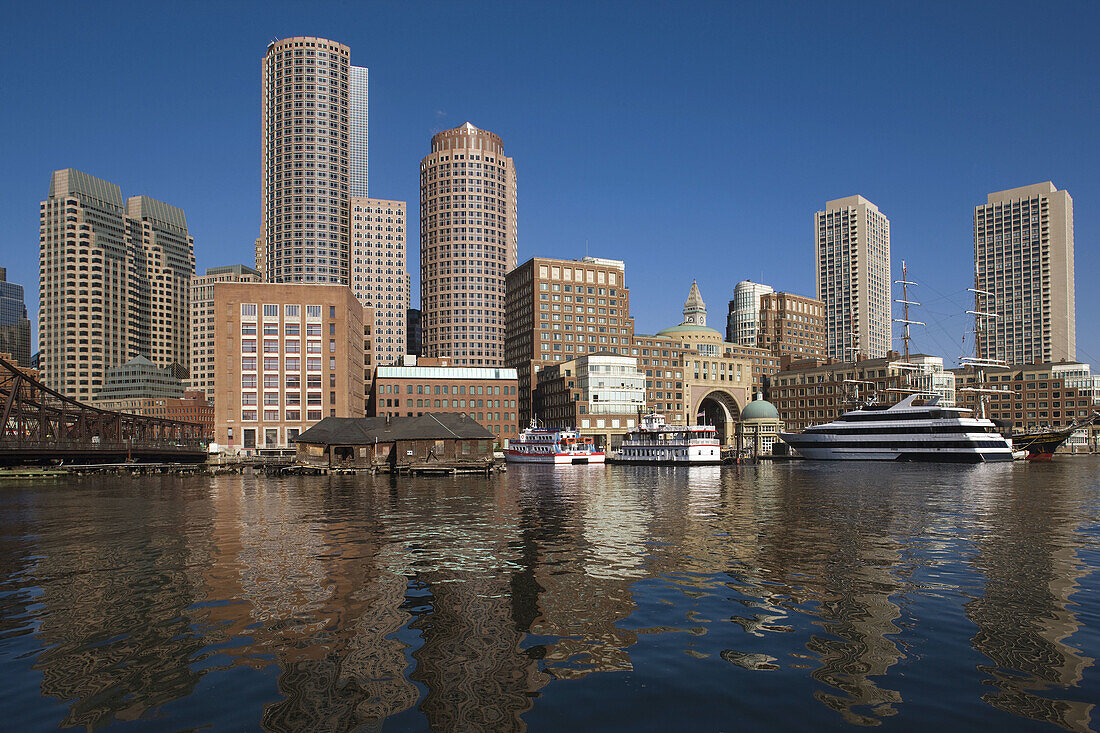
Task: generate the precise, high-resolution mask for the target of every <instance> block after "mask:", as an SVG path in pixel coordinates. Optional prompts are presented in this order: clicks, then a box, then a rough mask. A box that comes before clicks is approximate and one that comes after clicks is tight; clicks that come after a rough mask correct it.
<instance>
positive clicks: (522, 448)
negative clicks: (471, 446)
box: [504, 421, 606, 465]
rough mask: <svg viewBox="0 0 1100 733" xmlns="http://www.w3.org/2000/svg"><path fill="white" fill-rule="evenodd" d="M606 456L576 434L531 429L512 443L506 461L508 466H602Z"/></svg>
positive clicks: (586, 439)
mask: <svg viewBox="0 0 1100 733" xmlns="http://www.w3.org/2000/svg"><path fill="white" fill-rule="evenodd" d="M605 457H606V455H605V454H604V452H603V451H601V450H597V449H596V446H595V444H594V443H593V442H592V439H591V438H585V437H583V436H582V435H581V434H580V433H578V432H577V431H576V430H553V429H546V428H539V427H535V423H534V421H532V423H531V427H529V428H527V429H526V430H524V431H523V432H522V433H521V434H520V436H519V437H518V438H516V439H515V440H512V441H509V443H508V448H507V449H506V450H505V451H504V458H505V460H506V461H508V462H509V463H553V464H556V465H568V464H573V463H603V462H604V458H605Z"/></svg>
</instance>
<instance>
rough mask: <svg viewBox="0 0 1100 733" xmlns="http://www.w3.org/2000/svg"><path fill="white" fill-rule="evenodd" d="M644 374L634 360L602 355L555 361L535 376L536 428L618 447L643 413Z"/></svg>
mask: <svg viewBox="0 0 1100 733" xmlns="http://www.w3.org/2000/svg"><path fill="white" fill-rule="evenodd" d="M645 383H646V380H645V374H644V373H643V372H642V370H641V369H639V368H638V360H637V358H635V357H633V356H622V355H620V354H615V353H611V352H609V351H600V352H596V353H592V354H585V355H583V356H578V357H576V358H574V359H570V360H569V361H563V362H553V363H551V364H548V365H546V366H545V367H544V368H543V369H542V370H541V371H540V372H539V379H538V385H537V386H536V389H535V394H534V413H535V416H536V417H537V418H538V420H539V427H544V428H551V429H561V430H571V429H573V428H576V429H577V431H578V432H579V433H580V434H581V435H582V436H584V437H588V438H592V439H593V441H594V442H595V444H596V446H597V447H599V448H616V449H617V448H618V447H619V445H620V444H621V443H622V439H623V435H625V434H626V431H628V430H630V429H631V428H633V427H635V425H637V424H638V417H639V415H641V414H642V413H643V412H644V411H645V409H646V386H645Z"/></svg>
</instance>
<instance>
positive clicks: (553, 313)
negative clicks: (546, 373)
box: [504, 257, 634, 425]
mask: <svg viewBox="0 0 1100 733" xmlns="http://www.w3.org/2000/svg"><path fill="white" fill-rule="evenodd" d="M507 282H508V296H507V309H506V315H507V337H506V341H505V352H504V353H505V357H504V358H505V363H506V364H507V365H508V366H510V367H514V368H515V369H516V372H517V373H518V374H519V420H520V424H521V425H526V424H527V423H528V422H529V421H530V420H531V417H532V414H531V412H532V410H531V408H532V400H533V399H534V393H535V389H536V388H537V387H538V381H539V370H540V369H543V368H545V367H547V366H549V365H550V364H554V363H558V362H564V361H570V360H572V359H575V358H577V357H579V356H583V355H584V354H593V353H597V352H608V353H611V354H623V355H626V354H627V353H628V352H629V348H628V347H629V346H630V340H631V337H632V336H633V335H634V320H633V319H632V318H631V317H630V290H629V288H627V287H626V264H625V263H623V262H621V261H619V260H607V259H603V258H600V257H585V258H583V259H580V260H554V259H548V258H545V257H535V258H533V259H530V260H528V261H527V262H524V263H523V264H522V265H520V266H519V267H517V268H516V269H515V270H513V271H512V272H510V273H508V278H507Z"/></svg>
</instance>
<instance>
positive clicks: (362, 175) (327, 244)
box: [256, 36, 367, 285]
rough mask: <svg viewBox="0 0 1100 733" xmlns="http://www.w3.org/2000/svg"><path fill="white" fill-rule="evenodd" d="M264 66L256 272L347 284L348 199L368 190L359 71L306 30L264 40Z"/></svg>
mask: <svg viewBox="0 0 1100 733" xmlns="http://www.w3.org/2000/svg"><path fill="white" fill-rule="evenodd" d="M262 66H263V74H262V99H263V102H262V125H261V129H262V160H263V170H262V176H261V199H262V204H261V237H262V238H263V242H262V243H261V245H260V247H257V258H256V264H257V269H260V268H261V267H262V268H263V269H262V272H263V279H264V280H265V281H268V282H316V283H337V284H341V285H348V284H349V283H350V270H351V257H350V244H351V243H350V235H349V232H350V223H349V202H350V197H351V196H352V195H357V196H366V195H367V190H366V186H367V179H366V155H367V153H366V149H365V148H366V139H367V129H366V128H367V84H366V82H367V74H366V70H365V69H362V70H356V68H355V67H353V66H352V65H351V49H349V48H348V47H347V46H345V45H344V44H342V43H337V42H335V41H330V40H328V39H324V38H314V37H310V36H299V37H294V38H285V39H283V40H278V41H272V42H271V43H270V44H268V47H267V53H266V55H265V56H264V59H263V65H262ZM356 146H361V147H356ZM353 161H354V169H353ZM352 189H354V191H355V193H354V194H353V193H352Z"/></svg>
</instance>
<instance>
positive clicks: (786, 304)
mask: <svg viewBox="0 0 1100 733" xmlns="http://www.w3.org/2000/svg"><path fill="white" fill-rule="evenodd" d="M756 339H757V343H756V345H757V346H759V347H760V348H762V349H767V350H768V351H769V352H770V353H772V354H774V355H775V356H777V357H783V356H789V357H791V358H792V359H795V360H797V359H824V358H825V304H824V303H822V302H821V301H820V300H818V299H816V298H807V297H806V296H804V295H794V294H792V293H783V292H778V293H768V294H766V295H763V296H761V298H760V319H759V325H758V327H757V337H756Z"/></svg>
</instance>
